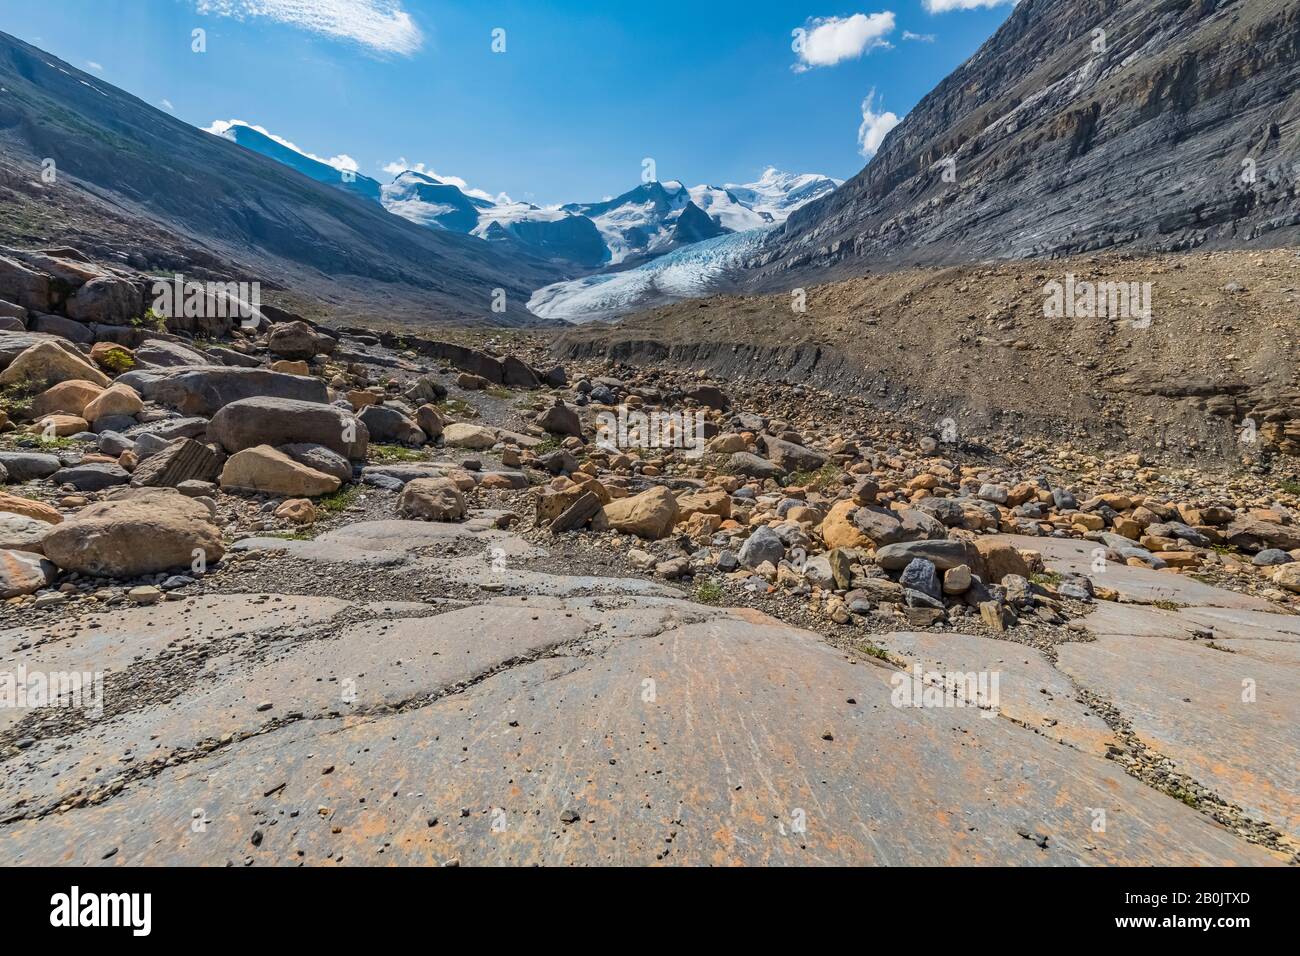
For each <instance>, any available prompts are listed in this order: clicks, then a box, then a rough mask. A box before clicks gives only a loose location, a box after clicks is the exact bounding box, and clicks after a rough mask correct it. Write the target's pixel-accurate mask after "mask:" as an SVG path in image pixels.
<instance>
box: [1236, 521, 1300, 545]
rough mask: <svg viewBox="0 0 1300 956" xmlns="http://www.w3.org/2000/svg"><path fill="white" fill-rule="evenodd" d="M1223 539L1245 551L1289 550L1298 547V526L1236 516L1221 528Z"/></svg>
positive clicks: (1299, 533)
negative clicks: (1265, 549) (1264, 549)
mask: <svg viewBox="0 0 1300 956" xmlns="http://www.w3.org/2000/svg"><path fill="white" fill-rule="evenodd" d="M1223 537H1224V540H1226V541H1227V542H1228V544H1231V545H1235V546H1237V547H1238V548H1241V549H1243V550H1246V551H1256V550H1260V549H1263V548H1281V549H1282V550H1283V551H1291V550H1293V549H1295V548H1300V526H1294V525H1283V524H1275V523H1274V522H1272V521H1261V520H1260V519H1259V518H1254V517H1250V516H1244V517H1240V518H1237V519H1236V520H1234V521H1233V522H1232V523H1231V524H1229V525H1228V526H1227V527H1226V528H1224V529H1223Z"/></svg>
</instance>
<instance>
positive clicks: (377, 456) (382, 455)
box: [370, 445, 426, 462]
mask: <svg viewBox="0 0 1300 956" xmlns="http://www.w3.org/2000/svg"><path fill="white" fill-rule="evenodd" d="M370 459H371V461H376V462H389V461H425V460H426V459H425V456H424V452H422V451H419V450H417V449H415V448H407V447H406V446H405V445H371V446H370Z"/></svg>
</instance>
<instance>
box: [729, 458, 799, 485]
mask: <svg viewBox="0 0 1300 956" xmlns="http://www.w3.org/2000/svg"><path fill="white" fill-rule="evenodd" d="M728 463H729V464H730V466H731V470H732V472H733V473H735V474H737V475H745V476H747V477H749V478H773V479H776V478H780V477H781V476H782V475H784V474H785V469H784V468H782V467H781V466H780V465H778V464H777V463H776V462H773V461H768V460H767V459H765V458H759V457H758V456H757V455H753V454H750V453H749V452H747V451H738V452H736V453H735V454H734V455H732V456H731V458H729V459H728Z"/></svg>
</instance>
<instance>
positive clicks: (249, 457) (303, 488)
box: [221, 445, 342, 498]
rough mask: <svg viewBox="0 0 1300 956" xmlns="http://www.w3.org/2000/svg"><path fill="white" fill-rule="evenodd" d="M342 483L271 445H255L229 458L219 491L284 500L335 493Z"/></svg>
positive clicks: (223, 471)
mask: <svg viewBox="0 0 1300 956" xmlns="http://www.w3.org/2000/svg"><path fill="white" fill-rule="evenodd" d="M340 484H342V482H340V481H339V479H338V478H336V477H334V476H333V475H327V474H325V473H324V472H321V471H316V470H315V469H314V468H308V467H307V466H306V465H303V464H300V463H299V462H296V461H294V460H293V459H292V458H290V457H289V456H288V455H286V454H285V453H284V452H282V451H278V450H276V449H275V448H272V447H271V446H270V445H258V446H256V447H254V448H245V449H244V450H242V451H240V452H237V453H236V454H234V455H231V456H230V458H228V459H227V460H226V466H225V467H224V468H223V469H222V470H221V487H222V488H223V489H226V490H232V491H252V492H260V493H262V494H268V495H277V496H281V497H286V498H315V497H317V496H318V495H327V494H330V493H331V492H334V491H337V490H338V488H339V485H340Z"/></svg>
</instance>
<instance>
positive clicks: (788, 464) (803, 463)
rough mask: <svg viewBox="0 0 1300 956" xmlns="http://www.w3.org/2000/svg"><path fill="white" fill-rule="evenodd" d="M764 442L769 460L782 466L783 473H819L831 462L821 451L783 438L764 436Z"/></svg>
mask: <svg viewBox="0 0 1300 956" xmlns="http://www.w3.org/2000/svg"><path fill="white" fill-rule="evenodd" d="M762 440H763V449H764V452H765V453H766V455H767V457H768V460H769V461H771V462H773V463H774V464H776V465H778V466H780V468H781V471H782V472H787V473H788V472H793V471H817V470H819V469H821V468H823V467H825V465H826V463H827V462H828V461H830V459H829V457H827V456H826V455H824V454H822V453H821V452H819V451H813V450H812V449H811V448H805V447H804V446H803V445H796V444H795V443H794V442H791V441H786V440H785V439H782V438H773V437H772V436H771V435H764V436H763V439H762Z"/></svg>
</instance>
